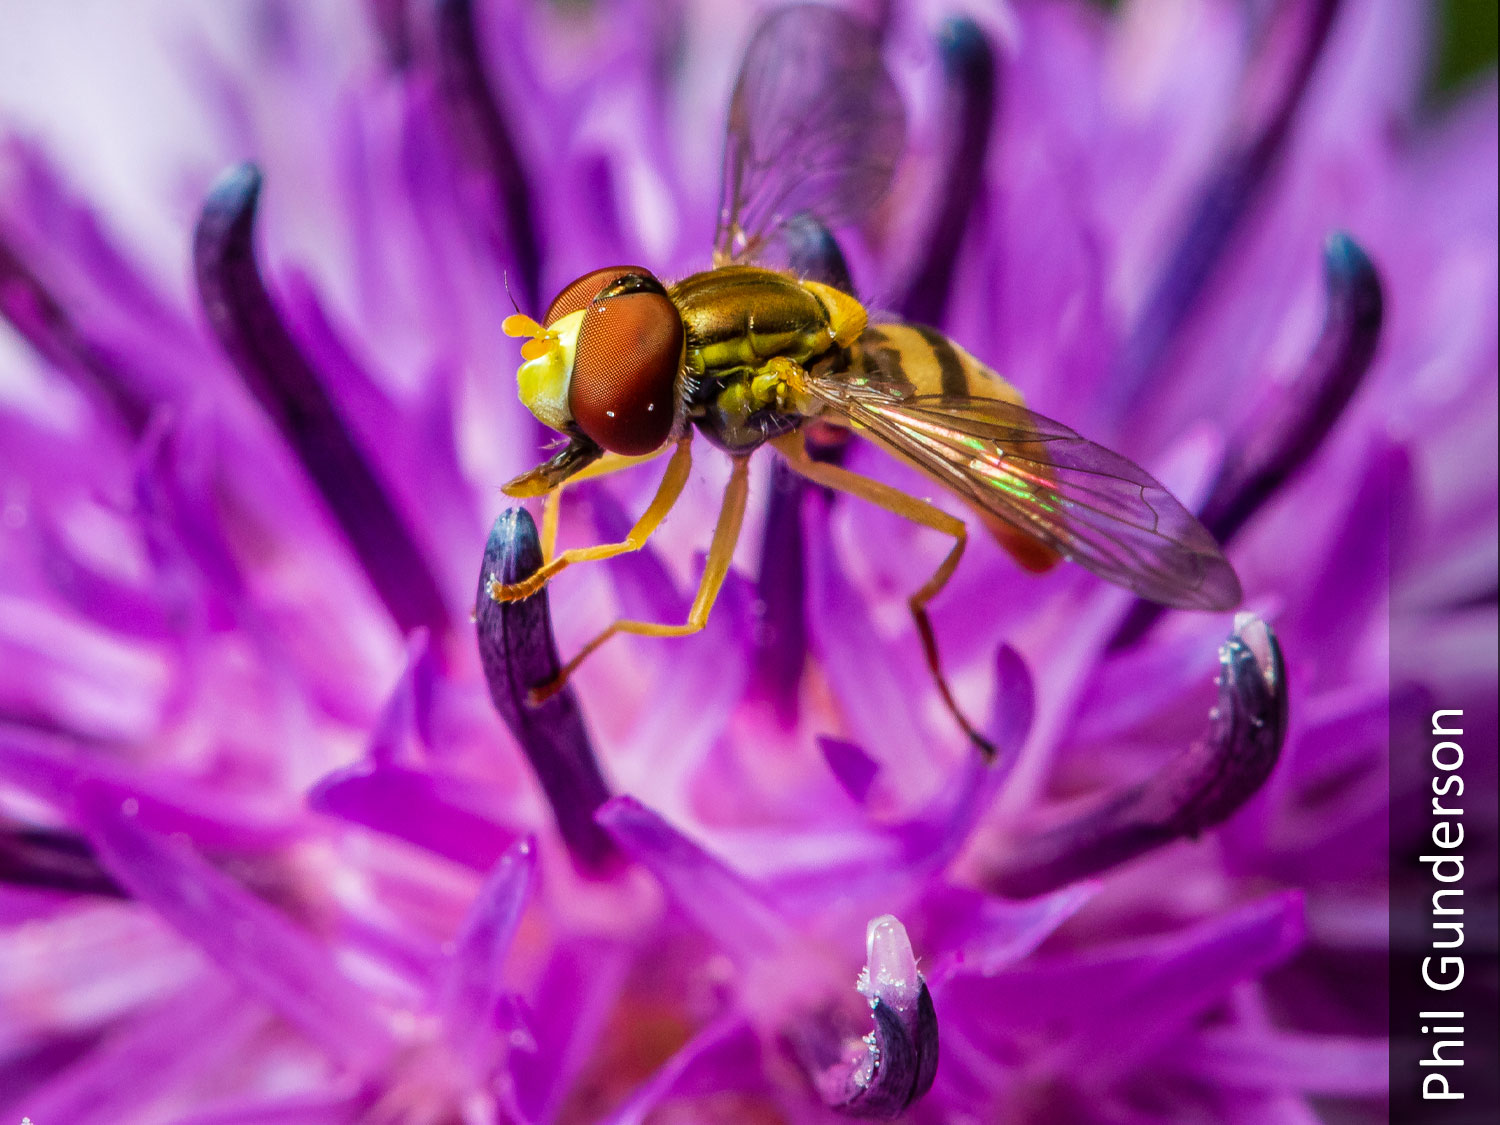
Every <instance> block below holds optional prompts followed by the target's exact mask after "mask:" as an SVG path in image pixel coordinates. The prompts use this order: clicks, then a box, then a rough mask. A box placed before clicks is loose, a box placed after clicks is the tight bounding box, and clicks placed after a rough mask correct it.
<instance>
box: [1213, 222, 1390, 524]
mask: <svg viewBox="0 0 1500 1125" xmlns="http://www.w3.org/2000/svg"><path fill="white" fill-rule="evenodd" d="M1323 277H1324V281H1325V284H1326V286H1327V293H1328V311H1327V313H1326V315H1325V316H1324V319H1323V331H1322V334H1321V335H1320V336H1319V338H1318V342H1317V345H1316V346H1315V347H1314V348H1313V352H1312V355H1311V356H1309V357H1308V360H1307V363H1306V364H1305V365H1304V366H1303V369H1302V372H1301V374H1300V375H1299V376H1298V377H1297V381H1296V382H1295V383H1293V384H1292V386H1291V387H1290V389H1289V390H1288V391H1287V393H1286V394H1285V395H1283V396H1282V397H1281V399H1280V400H1279V401H1278V402H1277V404H1276V407H1275V409H1274V410H1272V411H1270V412H1269V415H1270V416H1269V417H1266V418H1262V419H1257V420H1256V421H1255V423H1254V425H1253V427H1252V428H1250V429H1248V430H1247V431H1246V432H1244V433H1241V434H1237V435H1235V437H1234V439H1233V440H1232V441H1231V442H1230V445H1229V449H1228V452H1227V453H1226V454H1225V458H1224V466H1223V468H1222V469H1221V470H1220V472H1219V476H1218V479H1217V480H1216V481H1215V482H1214V486H1213V488H1212V489H1211V490H1210V492H1209V497H1208V500H1207V501H1206V502H1205V503H1204V505H1203V511H1202V513H1201V515H1200V518H1201V519H1202V521H1203V525H1204V526H1205V527H1207V528H1208V530H1209V531H1211V532H1213V533H1214V537H1215V538H1216V539H1218V540H1219V542H1221V543H1227V542H1229V541H1230V540H1231V539H1233V538H1234V536H1235V534H1236V533H1237V532H1238V531H1239V530H1240V528H1242V527H1244V525H1245V524H1246V522H1247V521H1248V520H1249V519H1250V517H1251V516H1253V515H1254V514H1255V513H1256V512H1257V511H1259V510H1260V507H1261V505H1262V504H1264V503H1265V502H1266V501H1267V500H1268V499H1269V498H1270V497H1271V496H1272V495H1274V494H1275V492H1276V491H1277V490H1278V489H1279V488H1281V486H1282V485H1284V484H1285V483H1286V482H1287V481H1288V480H1290V479H1291V477H1292V476H1293V474H1295V473H1296V472H1297V470H1298V469H1300V468H1301V467H1302V466H1303V465H1304V464H1305V463H1306V462H1307V461H1308V459H1309V458H1310V457H1312V455H1313V454H1314V453H1316V452H1317V450H1318V447H1319V446H1321V445H1322V443H1323V439H1324V438H1326V437H1327V436H1328V435H1329V433H1330V432H1331V431H1332V430H1333V427H1334V426H1335V425H1336V424H1337V422H1338V420H1339V418H1340V417H1341V416H1342V415H1343V412H1344V408H1345V407H1346V406H1348V405H1349V401H1350V399H1352V398H1353V397H1354V392H1355V391H1357V390H1358V389H1359V385H1360V382H1361V381H1362V380H1363V379H1364V376H1365V372H1367V371H1369V369H1370V361H1371V360H1373V359H1374V358H1375V346H1376V344H1377V343H1378V342H1379V340H1380V324H1381V317H1382V312H1383V304H1384V302H1383V299H1382V296H1381V288H1380V275H1379V274H1378V273H1376V271H1375V266H1374V264H1373V263H1372V262H1371V261H1370V259H1369V258H1368V257H1367V256H1366V255H1365V252H1364V251H1363V250H1361V249H1360V248H1359V246H1358V245H1357V244H1356V243H1355V242H1354V240H1353V239H1352V238H1350V237H1349V236H1348V235H1347V234H1344V233H1342V232H1335V233H1334V234H1332V235H1330V236H1329V238H1328V241H1327V243H1326V244H1325V245H1324V247H1323Z"/></svg>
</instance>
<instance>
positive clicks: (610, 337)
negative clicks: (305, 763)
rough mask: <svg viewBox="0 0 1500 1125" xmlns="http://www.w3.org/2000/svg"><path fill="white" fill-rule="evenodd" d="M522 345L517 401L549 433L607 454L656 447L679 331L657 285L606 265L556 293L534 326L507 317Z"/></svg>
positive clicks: (643, 274) (638, 273)
mask: <svg viewBox="0 0 1500 1125" xmlns="http://www.w3.org/2000/svg"><path fill="white" fill-rule="evenodd" d="M501 327H502V328H503V330H504V331H505V333H506V335H508V336H529V337H530V339H529V340H527V341H526V343H525V344H523V345H522V346H521V358H522V359H523V360H524V361H525V362H523V363H522V364H521V367H520V369H519V370H518V371H517V372H516V381H517V383H518V384H519V389H520V393H521V401H522V402H523V403H525V404H526V408H527V409H528V410H530V411H531V412H532V413H533V414H534V415H536V417H537V418H538V419H539V420H540V421H541V422H543V423H544V424H545V425H548V426H551V427H552V428H553V429H554V430H568V429H570V428H574V427H576V428H577V429H578V430H581V431H582V432H583V433H584V434H585V435H587V436H588V437H589V438H591V439H592V440H593V441H595V442H597V443H598V445H599V446H600V447H601V448H603V449H606V450H608V451H609V452H611V453H619V454H624V455H626V456H632V455H636V454H641V453H650V452H652V451H653V450H655V449H658V448H660V446H661V445H662V443H663V442H665V441H666V440H667V438H668V436H669V435H670V434H671V432H672V426H673V424H674V422H675V420H676V417H675V409H674V407H675V405H676V384H677V376H678V374H679V373H680V372H681V370H682V362H683V356H684V350H685V347H686V342H687V340H686V332H685V331H684V329H683V325H682V315H681V314H680V313H679V312H678V311H677V307H676V306H675V305H674V304H673V303H672V301H671V299H670V298H669V297H668V296H667V292H666V289H665V288H664V287H663V285H662V283H661V282H660V281H658V280H657V279H656V277H655V276H654V275H653V274H652V273H651V272H650V271H649V270H645V269H642V268H641V267H639V266H611V267H609V268H608V269H602V270H594V271H593V272H591V273H586V274H584V275H583V276H582V277H580V278H578V279H577V280H576V281H573V282H571V283H570V284H568V285H566V286H564V288H563V290H562V292H561V293H559V294H558V295H557V297H556V299H555V300H554V301H553V302H552V305H551V307H550V308H549V309H548V310H547V316H546V319H545V320H544V321H543V322H542V323H541V324H538V323H537V322H536V321H535V320H532V319H531V317H529V316H522V315H520V314H517V315H515V316H508V317H506V318H505V322H504V324H503V325H502V326H501Z"/></svg>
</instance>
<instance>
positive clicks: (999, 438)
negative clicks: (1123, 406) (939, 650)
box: [808, 372, 1241, 610]
mask: <svg viewBox="0 0 1500 1125" xmlns="http://www.w3.org/2000/svg"><path fill="white" fill-rule="evenodd" d="M872 374H873V375H874V377H873V378H867V379H862V378H860V377H859V376H858V374H857V373H855V374H853V376H852V377H851V373H849V372H844V373H842V374H822V375H818V374H813V375H811V376H810V377H809V381H808V389H809V390H810V391H811V392H812V393H813V395H814V397H815V398H817V399H819V400H821V401H822V402H823V403H824V404H825V405H826V406H828V407H830V408H832V409H833V410H834V411H835V412H837V413H838V414H841V415H843V416H844V417H845V418H847V419H848V420H849V421H850V422H852V423H853V424H854V425H855V427H856V428H857V429H859V430H860V431H862V432H863V433H865V434H866V435H868V436H869V437H870V438H872V439H873V440H875V441H876V442H877V443H879V444H881V445H884V446H885V447H886V448H887V449H888V450H890V451H891V452H893V453H895V454H896V455H898V456H900V457H903V458H905V459H906V460H908V461H910V462H912V463H913V464H915V465H916V466H917V467H918V468H920V469H922V470H923V471H924V472H926V473H928V474H929V475H930V476H931V477H932V478H933V479H934V480H936V481H938V482H939V483H941V484H943V485H945V486H946V487H948V488H950V489H952V490H953V491H954V492H956V493H957V494H958V495H960V496H961V497H963V498H964V499H965V500H968V501H969V502H970V503H972V504H974V505H976V506H977V507H979V508H980V509H982V510H983V511H985V512H988V513H990V514H992V515H993V516H995V517H996V518H998V519H999V520H1001V521H1002V522H1004V523H1005V524H1007V525H1009V526H1011V527H1014V528H1016V529H1017V530H1019V531H1021V532H1022V533H1023V534H1025V535H1028V536H1031V537H1032V538H1034V539H1036V540H1037V541H1039V542H1041V543H1043V544H1045V545H1046V546H1048V547H1049V548H1051V549H1052V550H1054V551H1056V552H1057V553H1058V554H1059V555H1061V556H1062V557H1063V558H1065V559H1070V560H1071V561H1073V562H1076V563H1078V564H1079V565H1081V566H1084V567H1086V568H1087V569H1089V570H1091V571H1093V572H1094V573H1095V574H1097V575H1099V576H1100V577H1101V578H1105V579H1108V580H1109V581H1111V582H1114V583H1117V584H1118V585H1121V586H1124V587H1126V588H1127V589H1130V590H1134V591H1135V592H1136V593H1137V594H1139V595H1140V596H1141V597H1143V598H1147V599H1149V600H1151V601H1154V602H1161V603H1162V604H1164V605H1169V606H1178V607H1181V608H1183V609H1208V610H1222V609H1230V608H1232V607H1233V606H1235V605H1238V604H1239V601H1240V596H1241V592H1240V582H1239V579H1238V577H1236V576H1235V573H1234V568H1233V567H1231V566H1230V565H1229V561H1228V560H1227V559H1225V558H1224V554H1223V552H1222V551H1220V550H1219V545H1218V544H1217V543H1216V542H1214V538H1213V536H1212V535H1210V534H1209V532H1208V530H1207V528H1205V527H1204V526H1203V525H1202V524H1201V523H1199V522H1198V521H1197V520H1196V519H1195V518H1194V517H1193V515H1192V513H1190V512H1189V511H1188V510H1187V509H1186V508H1184V507H1183V506H1182V505H1181V504H1180V503H1178V501H1177V500H1176V499H1175V498H1174V497H1173V496H1172V494H1171V493H1169V492H1168V491H1167V490H1166V489H1165V488H1163V487H1162V486H1161V485H1160V484H1158V483H1157V482H1156V480H1154V479H1153V478H1152V477H1151V476H1150V474H1148V473H1147V472H1146V471H1145V470H1144V469H1142V468H1140V467H1139V466H1138V465H1135V464H1133V463H1132V462H1130V461H1128V460H1126V459H1125V458H1124V457H1121V456H1120V455H1119V454H1118V453H1111V452H1110V451H1109V450H1107V449H1105V448H1103V447H1102V446H1098V445H1095V444H1094V443H1093V442H1091V441H1088V440H1087V439H1085V438H1081V437H1079V436H1078V435H1077V434H1076V433H1074V432H1073V431H1072V430H1070V429H1069V428H1068V427H1067V426H1064V425H1063V424H1062V423H1060V422H1054V421H1052V420H1051V419H1050V418H1044V417H1042V416H1041V415H1040V414H1035V413H1033V412H1032V411H1030V410H1027V409H1026V408H1025V407H1022V406H1017V405H1015V404H1013V403H1009V402H1003V401H1001V400H999V399H993V398H979V397H970V396H964V395H948V394H922V395H918V394H907V395H905V396H903V395H902V393H901V392H900V391H899V390H897V389H895V388H894V387H893V386H891V385H889V384H886V383H883V382H882V381H881V379H880V378H879V376H878V374H874V373H872Z"/></svg>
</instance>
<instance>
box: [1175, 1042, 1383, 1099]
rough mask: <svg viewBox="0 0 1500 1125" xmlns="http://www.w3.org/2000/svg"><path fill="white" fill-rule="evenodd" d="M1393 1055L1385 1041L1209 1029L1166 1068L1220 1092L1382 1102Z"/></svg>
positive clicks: (1180, 1046) (1181, 1047)
mask: <svg viewBox="0 0 1500 1125" xmlns="http://www.w3.org/2000/svg"><path fill="white" fill-rule="evenodd" d="M1390 1051H1391V1047H1390V1044H1389V1043H1388V1042H1387V1041H1386V1040H1384V1039H1355V1038H1351V1037H1346V1036H1336V1035H1309V1034H1297V1033H1294V1032H1287V1031H1272V1030H1269V1029H1268V1030H1265V1031H1256V1030H1249V1029H1246V1028H1238V1027H1225V1028H1205V1029H1204V1030H1202V1031H1199V1032H1196V1033H1194V1034H1192V1035H1190V1036H1186V1037H1184V1038H1183V1039H1182V1040H1180V1041H1179V1042H1178V1043H1177V1044H1175V1045H1174V1046H1173V1048H1172V1056H1171V1058H1170V1059H1169V1060H1168V1063H1167V1065H1168V1066H1169V1067H1170V1068H1171V1069H1173V1070H1176V1071H1177V1072H1179V1073H1181V1074H1185V1075H1189V1076H1191V1077H1192V1078H1194V1079H1195V1080H1197V1081H1201V1082H1209V1083H1212V1084H1214V1085H1216V1086H1231V1087H1237V1088H1246V1087H1249V1088H1257V1087H1258V1088H1261V1089H1266V1090H1299V1091H1305V1092H1308V1093H1315V1094H1330V1095H1335V1096H1343V1097H1364V1098H1380V1097H1383V1096H1384V1095H1385V1094H1386V1092H1387V1089H1388V1084H1389V1082H1390V1069H1389V1061H1390Z"/></svg>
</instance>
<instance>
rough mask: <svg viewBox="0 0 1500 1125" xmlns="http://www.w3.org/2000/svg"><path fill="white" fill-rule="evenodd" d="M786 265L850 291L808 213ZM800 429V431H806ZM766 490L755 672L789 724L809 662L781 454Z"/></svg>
mask: <svg viewBox="0 0 1500 1125" xmlns="http://www.w3.org/2000/svg"><path fill="white" fill-rule="evenodd" d="M783 242H784V244H785V246H786V251H787V266H788V268H790V269H791V270H792V271H793V272H794V273H796V274H797V275H798V276H800V277H806V278H811V279H812V280H813V281H821V282H822V283H823V284H824V285H832V286H833V287H834V288H835V289H840V290H842V291H843V292H845V293H853V292H854V282H853V279H852V278H851V277H850V276H849V263H848V261H847V260H846V259H845V258H844V252H843V250H842V249H840V247H839V244H838V240H837V239H835V238H834V237H833V233H832V232H831V231H830V230H829V229H828V228H827V227H826V226H824V225H823V224H822V223H820V222H819V221H818V220H817V219H815V218H813V217H812V216H811V215H808V214H806V213H803V214H800V215H797V216H796V217H795V218H793V219H792V221H791V222H790V223H788V224H787V228H786V232H785V234H784V235H783ZM804 432H805V431H804ZM841 451H842V447H841V446H840V447H836V448H817V447H815V446H814V445H813V444H812V442H811V440H810V441H809V452H810V453H812V455H813V456H814V457H815V458H817V459H819V460H835V461H836V460H838V459H839V458H838V455H839V453H841ZM771 465H772V467H771V496H770V501H769V503H768V506H767V508H766V525H765V531H764V533H763V537H762V539H761V547H760V577H759V578H758V579H757V580H756V584H755V594H756V599H755V600H756V605H757V607H758V619H757V622H756V630H755V638H754V642H755V677H756V682H757V683H758V685H759V687H760V690H761V692H762V693H763V694H764V697H765V698H766V699H767V700H768V701H769V702H770V704H771V707H772V709H773V710H774V712H775V713H776V717H777V718H778V719H780V720H781V721H782V722H784V723H791V722H794V721H795V720H796V716H797V690H798V685H799V684H800V683H801V681H802V666H803V664H804V663H806V661H807V604H806V596H805V591H804V583H805V581H806V571H807V568H806V561H805V558H804V552H805V550H806V544H805V542H804V541H803V535H802V495H803V493H804V492H805V491H806V489H807V481H806V479H805V478H803V477H802V476H800V475H799V474H797V473H796V472H794V471H793V470H792V469H790V468H788V467H787V465H786V463H785V462H784V461H782V459H781V458H779V457H777V458H775V459H773V461H772V463H771Z"/></svg>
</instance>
